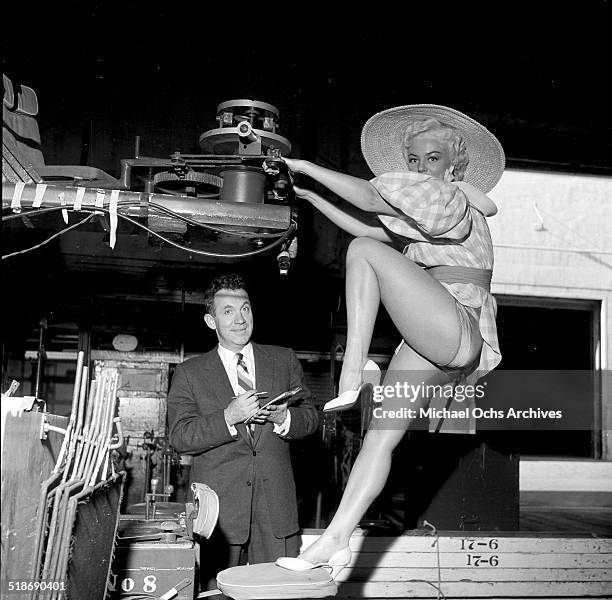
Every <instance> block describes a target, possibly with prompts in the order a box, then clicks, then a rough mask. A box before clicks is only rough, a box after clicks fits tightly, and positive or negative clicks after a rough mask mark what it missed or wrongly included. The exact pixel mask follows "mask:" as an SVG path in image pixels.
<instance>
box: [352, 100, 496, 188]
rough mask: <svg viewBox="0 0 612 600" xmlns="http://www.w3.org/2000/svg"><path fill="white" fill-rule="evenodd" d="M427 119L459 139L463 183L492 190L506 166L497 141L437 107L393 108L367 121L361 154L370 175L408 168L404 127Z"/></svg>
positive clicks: (471, 121) (475, 125)
mask: <svg viewBox="0 0 612 600" xmlns="http://www.w3.org/2000/svg"><path fill="white" fill-rule="evenodd" d="M430 117H433V118H434V119H437V120H438V121H440V122H441V123H442V124H443V125H450V126H451V127H454V128H455V129H457V130H458V131H459V133H460V134H461V136H462V137H463V140H464V141H465V144H466V146H467V151H468V156H469V164H468V166H467V169H466V171H465V175H464V177H463V180H464V181H467V182H469V183H471V184H472V185H473V186H475V187H477V188H478V189H479V190H481V191H483V192H485V193H486V192H488V191H490V190H492V189H493V188H494V187H495V184H496V183H497V182H498V181H499V179H500V177H501V176H502V173H503V171H504V166H505V164H506V157H505V155H504V149H503V148H502V145H501V144H500V143H499V140H498V139H497V138H496V137H495V136H494V135H493V134H492V133H491V132H490V131H489V130H488V129H487V128H486V127H484V126H483V125H481V124H480V123H478V121H475V120H474V119H472V118H471V117H468V116H467V115H464V114H463V113H461V112H459V111H458V110H454V109H452V108H448V107H447V106H440V105H438V104H408V105H406V106H397V107H395V108H389V109H387V110H383V111H382V112H379V113H376V114H375V115H374V116H373V117H370V118H369V119H368V121H367V122H366V124H365V125H364V126H363V131H362V132H361V151H362V152H363V156H364V158H365V160H366V162H367V163H368V166H369V167H370V169H371V170H372V172H373V173H374V175H381V174H382V173H388V172H390V171H405V170H406V169H407V168H408V166H407V164H406V160H405V159H404V156H403V154H402V144H403V139H404V132H405V131H406V127H407V126H408V123H409V121H412V120H413V119H414V118H417V119H419V118H422V119H425V118H430Z"/></svg>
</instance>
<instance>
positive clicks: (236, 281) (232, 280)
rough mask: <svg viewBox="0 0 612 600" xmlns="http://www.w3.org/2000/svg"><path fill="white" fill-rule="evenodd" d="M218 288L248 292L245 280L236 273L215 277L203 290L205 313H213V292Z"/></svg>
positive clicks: (218, 289)
mask: <svg viewBox="0 0 612 600" xmlns="http://www.w3.org/2000/svg"><path fill="white" fill-rule="evenodd" d="M220 290H232V291H236V290H244V291H245V292H247V294H248V290H247V285H246V281H245V280H244V279H243V278H242V277H241V276H240V275H237V274H236V273H226V274H224V275H219V276H218V277H215V278H214V279H213V280H212V281H211V282H210V284H209V286H208V287H207V288H206V291H205V292H204V307H205V308H206V314H209V315H213V316H214V315H215V294H216V293H217V292H218V291H220Z"/></svg>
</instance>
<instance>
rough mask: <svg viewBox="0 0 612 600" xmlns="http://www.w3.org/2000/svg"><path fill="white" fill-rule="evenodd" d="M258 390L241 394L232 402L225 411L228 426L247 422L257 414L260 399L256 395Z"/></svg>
mask: <svg viewBox="0 0 612 600" xmlns="http://www.w3.org/2000/svg"><path fill="white" fill-rule="evenodd" d="M256 391H257V390H249V391H248V392H244V393H242V394H240V396H238V397H237V398H236V399H235V400H232V401H231V402H230V403H229V404H228V405H227V407H226V408H225V410H224V411H223V412H224V414H225V422H226V423H227V424H228V425H235V424H236V423H242V422H243V421H246V420H247V419H248V418H249V417H250V416H251V415H253V414H255V412H256V411H257V409H258V408H259V399H258V398H257V396H256V395H255V392H256Z"/></svg>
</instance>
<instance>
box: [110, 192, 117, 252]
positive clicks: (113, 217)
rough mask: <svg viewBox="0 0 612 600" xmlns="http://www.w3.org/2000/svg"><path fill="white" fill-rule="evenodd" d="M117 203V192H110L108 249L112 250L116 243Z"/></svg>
mask: <svg viewBox="0 0 612 600" xmlns="http://www.w3.org/2000/svg"><path fill="white" fill-rule="evenodd" d="M118 201H119V190H112V191H111V197H110V206H109V207H108V208H109V212H110V242H109V244H110V247H111V248H114V247H115V243H116V242H117V202H118Z"/></svg>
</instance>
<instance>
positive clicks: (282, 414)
mask: <svg viewBox="0 0 612 600" xmlns="http://www.w3.org/2000/svg"><path fill="white" fill-rule="evenodd" d="M265 413H266V414H265V416H266V421H270V423H276V424H277V425H282V424H283V423H284V422H285V419H286V418H287V402H285V403H284V404H270V406H268V407H266V409H265Z"/></svg>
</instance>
